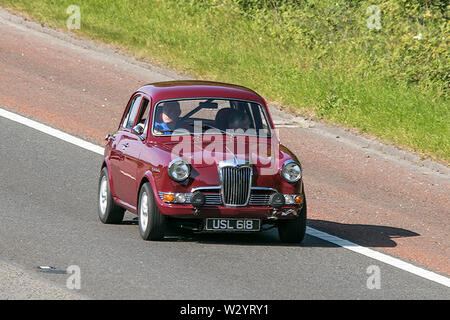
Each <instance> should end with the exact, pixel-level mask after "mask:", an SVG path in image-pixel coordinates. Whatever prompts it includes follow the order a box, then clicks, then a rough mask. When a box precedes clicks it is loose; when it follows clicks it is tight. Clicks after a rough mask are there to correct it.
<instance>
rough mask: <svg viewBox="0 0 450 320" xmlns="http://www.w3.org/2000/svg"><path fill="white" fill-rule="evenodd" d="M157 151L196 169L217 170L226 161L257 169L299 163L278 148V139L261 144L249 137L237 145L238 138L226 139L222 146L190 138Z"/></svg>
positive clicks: (163, 146) (279, 145)
mask: <svg viewBox="0 0 450 320" xmlns="http://www.w3.org/2000/svg"><path fill="white" fill-rule="evenodd" d="M261 140H262V139H261ZM233 142H234V143H233ZM155 147H157V148H159V149H161V150H164V151H166V152H168V153H170V154H171V158H172V159H174V158H176V157H180V156H181V157H182V158H184V159H186V160H188V161H189V162H190V163H191V165H192V166H193V167H197V168H201V167H207V166H217V164H218V163H219V162H220V161H222V160H225V159H230V160H232V159H236V160H238V161H239V162H240V161H243V162H250V163H252V164H253V165H255V166H257V167H271V166H273V165H275V166H278V167H279V166H280V164H282V163H284V162H285V161H286V160H289V159H293V160H295V161H298V160H297V158H296V157H295V155H294V154H293V153H292V152H290V151H289V150H288V149H287V148H286V147H285V146H283V145H281V144H279V141H278V140H277V139H276V138H268V139H264V140H262V142H261V141H258V140H257V138H253V137H250V138H246V139H245V140H240V141H238V142H237V141H236V138H231V137H230V138H228V137H227V138H224V140H223V142H220V143H215V142H214V141H195V139H192V138H191V139H189V140H187V141H182V142H180V141H170V142H164V143H160V144H157V145H156V146H155Z"/></svg>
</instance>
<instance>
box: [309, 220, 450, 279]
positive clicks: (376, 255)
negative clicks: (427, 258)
mask: <svg viewBox="0 0 450 320" xmlns="http://www.w3.org/2000/svg"><path fill="white" fill-rule="evenodd" d="M306 233H307V234H308V235H310V236H313V237H316V238H319V239H322V240H325V241H328V242H331V243H333V244H335V245H337V246H340V247H343V248H345V249H348V250H350V251H353V252H356V253H359V254H362V255H364V256H366V257H369V258H372V259H375V260H378V261H381V262H384V263H386V264H388V265H391V266H393V267H396V268H398V269H401V270H404V271H407V272H410V273H412V274H415V275H417V276H419V277H422V278H425V279H428V280H431V281H434V282H437V283H440V284H442V285H444V286H446V287H450V278H447V277H445V276H442V275H440V274H437V273H434V272H432V271H428V270H425V269H423V268H420V267H416V266H415V265H413V264H411V263H408V262H405V261H403V260H400V259H397V258H394V257H391V256H389V255H387V254H384V253H381V252H378V251H375V250H372V249H369V248H366V247H363V246H360V245H358V244H356V243H353V242H350V241H348V240H345V239H341V238H338V237H336V236H333V235H331V234H328V233H325V232H322V231H319V230H316V229H313V228H310V227H306Z"/></svg>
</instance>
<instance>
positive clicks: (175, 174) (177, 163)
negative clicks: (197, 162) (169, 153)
mask: <svg viewBox="0 0 450 320" xmlns="http://www.w3.org/2000/svg"><path fill="white" fill-rule="evenodd" d="M168 173H169V177H171V178H172V179H173V180H175V181H177V182H181V181H183V180H186V179H187V178H188V177H189V174H190V173H191V166H190V164H189V163H188V162H187V161H186V160H184V159H181V158H177V159H175V160H172V161H171V162H170V164H169V169H168Z"/></svg>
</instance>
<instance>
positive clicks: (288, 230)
mask: <svg viewBox="0 0 450 320" xmlns="http://www.w3.org/2000/svg"><path fill="white" fill-rule="evenodd" d="M303 199H304V201H303V207H302V209H301V210H300V213H299V216H298V217H297V218H296V219H295V220H286V221H280V222H279V224H278V235H279V236H280V240H281V242H285V243H298V244H300V243H301V242H302V241H303V239H304V238H305V233H306V198H305V194H303Z"/></svg>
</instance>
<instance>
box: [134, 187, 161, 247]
mask: <svg viewBox="0 0 450 320" xmlns="http://www.w3.org/2000/svg"><path fill="white" fill-rule="evenodd" d="M138 216H139V232H140V234H141V237H142V239H144V240H153V241H157V240H163V239H164V234H165V230H166V221H165V217H164V215H162V214H161V213H160V212H159V210H158V207H157V206H156V203H155V199H154V198H153V191H152V187H151V186H150V183H148V182H147V183H145V184H143V185H142V187H141V190H140V191H139V204H138Z"/></svg>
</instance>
